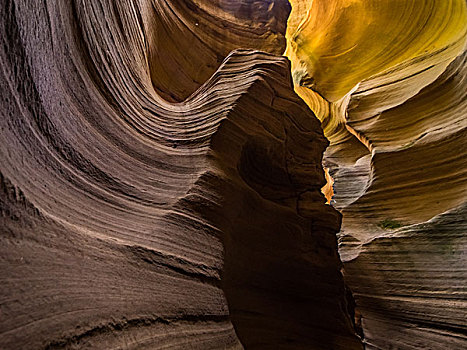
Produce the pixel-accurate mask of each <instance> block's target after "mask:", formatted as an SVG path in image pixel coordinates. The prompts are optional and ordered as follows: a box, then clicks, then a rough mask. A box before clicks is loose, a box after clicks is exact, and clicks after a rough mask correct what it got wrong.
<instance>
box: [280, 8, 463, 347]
mask: <svg viewBox="0 0 467 350" xmlns="http://www.w3.org/2000/svg"><path fill="white" fill-rule="evenodd" d="M288 38H289V46H288V49H287V54H288V56H289V57H290V58H291V60H292V66H293V76H294V79H295V83H296V91H297V92H298V94H299V95H300V96H302V97H303V98H304V100H305V101H306V102H307V103H308V105H309V106H310V107H311V109H312V110H313V111H314V112H315V114H316V115H317V116H318V118H319V119H320V120H321V121H322V125H323V129H324V132H325V135H326V136H327V137H328V138H329V139H330V141H331V145H330V147H329V148H328V149H327V151H326V154H325V164H326V167H328V168H329V172H330V174H331V176H332V178H333V181H334V189H333V190H334V191H333V192H334V193H333V194H334V197H333V200H332V202H333V204H334V205H335V206H336V207H337V208H339V209H340V210H341V211H342V214H343V227H342V231H341V233H340V243H341V244H340V255H341V257H342V259H343V261H344V270H345V277H346V281H347V282H348V283H349V285H350V287H351V289H352V292H353V294H354V296H355V300H356V306H357V323H360V324H361V326H362V328H363V333H364V337H365V339H364V342H365V344H366V348H367V349H392V348H394V349H446V348H449V349H462V348H465V347H467V338H466V333H465V315H466V312H467V303H466V300H467V295H466V293H465V288H464V285H465V278H466V276H467V271H466V264H465V258H464V252H465V246H466V245H465V244H466V242H465V232H466V231H465V208H464V207H465V194H466V190H467V176H466V163H465V159H466V156H467V154H466V147H465V144H466V130H467V129H466V127H467V123H466V122H465V120H466V110H467V104H466V101H467V99H466V91H467V90H466V54H465V44H466V38H467V9H466V3H465V1H463V0H459V1H457V0H450V1H425V0H404V1H366V0H355V1H340V0H335V1H320V0H314V1H313V2H307V1H300V0H296V1H292V14H291V18H290V20H289V27H288Z"/></svg>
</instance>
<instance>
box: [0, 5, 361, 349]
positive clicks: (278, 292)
mask: <svg viewBox="0 0 467 350" xmlns="http://www.w3.org/2000/svg"><path fill="white" fill-rule="evenodd" d="M288 10H289V7H288V4H286V3H284V2H282V1H277V2H272V1H269V2H263V1H245V2H241V3H240V2H236V1H235V2H234V1H223V0H221V1H218V2H211V1H194V0H193V1H178V0H174V1H168V0H167V1H155V0H152V1H143V0H141V1H118V2H114V1H90V0H89V1H87V0H80V1H78V0H76V1H72V2H62V1H44V2H30V1H21V0H17V1H11V0H7V1H4V2H2V5H1V13H0V17H1V36H0V38H1V40H2V46H1V49H0V60H1V62H2V66H1V67H2V68H1V79H0V84H1V89H0V91H1V95H2V97H1V111H2V118H1V133H0V137H1V138H0V144H1V147H0V164H1V177H0V184H1V187H0V200H1V202H0V203H1V207H0V208H1V218H0V219H1V246H0V247H1V248H0V249H1V254H0V256H1V271H2V276H1V283H0V290H1V292H0V295H1V303H0V308H1V318H0V347H1V348H2V349H38V348H46V349H56V348H95V349H111V348H125V349H126V348H132V349H145V348H148V349H159V348H180V349H187V348H190V349H239V348H242V347H243V346H244V347H246V348H248V349H330V348H332V349H361V348H362V345H361V342H360V340H359V338H358V337H357V336H356V335H355V331H354V328H353V325H352V321H351V317H350V316H349V315H350V314H351V313H352V312H353V311H352V300H351V298H348V296H349V293H348V291H347V290H346V288H345V286H344V283H343V279H342V275H341V274H340V272H339V269H340V267H341V262H340V259H339V256H338V253H337V239H336V235H335V234H336V232H337V231H338V230H339V226H340V214H339V213H338V212H337V211H336V210H334V209H333V208H332V207H330V206H327V205H325V204H324V201H325V199H324V197H323V196H322V194H321V193H320V188H321V187H322V186H323V185H324V183H325V175H324V172H323V169H322V164H321V163H322V156H323V151H324V149H325V147H326V146H327V144H328V142H327V141H326V139H325V138H324V136H323V132H322V129H321V126H320V123H319V121H318V120H317V119H316V118H315V116H314V114H313V113H312V112H311V111H310V110H309V108H308V107H307V106H306V104H305V103H304V102H303V101H302V100H301V99H299V98H298V96H297V95H296V94H295V93H294V92H293V86H292V80H291V77H290V66H289V64H288V61H287V60H286V59H285V58H282V57H277V56H274V55H271V54H268V53H262V52H260V51H256V50H237V51H235V52H233V53H231V54H229V55H228V57H227V58H226V59H225V60H224V61H223V62H222V64H221V60H222V59H223V58H224V56H225V55H227V53H228V52H229V51H230V50H231V49H232V48H236V47H245V46H247V47H249V48H254V49H262V50H267V51H269V52H272V53H277V52H282V51H283V50H284V45H285V39H284V36H283V32H284V31H285V20H284V18H285V17H286V16H287V13H288ZM197 28H199V30H197ZM219 65H220V66H219ZM218 66H219V67H218ZM187 96H189V97H188V98H186V97H187ZM164 98H166V99H168V100H170V101H171V102H170V101H169V102H168V101H166V100H164ZM173 101H181V102H178V103H175V102H173Z"/></svg>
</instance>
